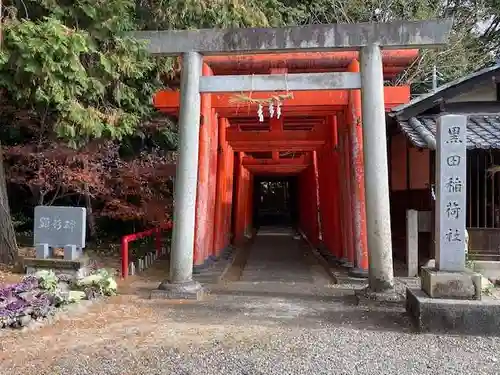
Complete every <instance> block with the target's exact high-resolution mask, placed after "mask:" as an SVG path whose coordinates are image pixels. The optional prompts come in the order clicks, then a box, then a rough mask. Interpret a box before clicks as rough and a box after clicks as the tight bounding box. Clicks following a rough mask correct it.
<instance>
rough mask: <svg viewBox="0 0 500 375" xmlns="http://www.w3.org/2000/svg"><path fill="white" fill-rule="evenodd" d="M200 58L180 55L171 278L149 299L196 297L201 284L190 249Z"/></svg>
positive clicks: (199, 293)
mask: <svg viewBox="0 0 500 375" xmlns="http://www.w3.org/2000/svg"><path fill="white" fill-rule="evenodd" d="M202 63H203V57H202V56H201V55H200V54H199V53H197V52H186V53H183V54H182V71H181V98H180V111H179V112H180V113H179V150H180V152H179V159H178V161H177V172H176V178H175V190H174V192H175V193H174V227H173V231H172V248H171V251H170V278H169V279H168V280H165V281H163V282H162V283H161V284H160V286H159V287H158V289H157V290H155V291H153V293H152V295H151V296H152V297H155V296H158V297H167V298H174V299H175V298H199V297H200V296H201V294H202V293H203V289H202V287H201V285H200V284H199V283H198V282H196V281H194V280H193V246H194V233H195V217H196V188H197V184H198V147H199V139H200V138H199V131H200V108H201V98H200V90H199V83H200V76H201V69H202Z"/></svg>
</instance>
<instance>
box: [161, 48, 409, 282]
mask: <svg viewBox="0 0 500 375" xmlns="http://www.w3.org/2000/svg"><path fill="white" fill-rule="evenodd" d="M417 56H418V50H384V51H383V53H382V61H383V72H384V79H386V80H389V79H391V78H394V77H395V76H396V75H397V74H399V73H400V72H401V71H403V70H404V69H406V68H407V67H408V66H409V64H410V63H411V62H412V61H414V60H415V58H416V57H417ZM359 71H360V66H359V61H358V52H356V51H352V52H315V53H311V52H309V53H285V54H257V55H240V56H234V55H231V56H205V57H204V59H203V69H202V75H203V76H211V75H242V74H244V75H252V74H271V75H272V74H288V73H318V72H359ZM179 96H180V95H179V91H176V90H164V91H160V92H158V93H157V94H156V96H155V97H154V105H155V106H156V108H157V109H159V110H160V111H162V112H165V113H168V114H170V115H174V116H177V115H178V111H179ZM273 96H274V97H278V96H280V97H281V98H282V100H281V105H280V109H279V110H280V111H281V113H280V114H279V116H278V114H277V113H276V111H278V109H277V108H276V105H275V106H274V108H273V109H274V113H273V116H270V111H269V108H268V104H267V103H266V104H264V106H263V107H264V108H263V121H261V120H260V119H259V116H258V106H259V100H260V99H262V100H264V99H268V98H271V97H273ZM242 97H244V98H246V99H245V100H238V98H242ZM384 97H385V108H386V110H388V109H389V108H391V107H394V106H397V105H400V104H404V103H407V102H408V101H409V100H410V88H409V86H385V87H384ZM275 104H276V102H275ZM273 109H271V111H272V110H273ZM200 115H201V117H200V124H201V126H200V142H199V165H198V183H197V196H196V220H195V223H196V224H195V241H194V249H193V252H194V253H193V256H194V263H195V265H202V264H203V263H205V262H207V260H208V259H210V258H211V257H217V256H218V255H219V254H220V253H221V252H222V250H223V249H224V248H226V247H227V246H228V245H230V244H231V243H232V244H234V245H236V246H238V245H241V244H243V243H244V241H245V240H246V239H247V238H249V237H251V236H252V234H253V233H254V229H255V224H256V223H254V217H255V215H254V210H255V203H257V202H255V200H256V199H259V198H258V197H259V196H258V194H256V193H257V192H256V191H255V189H256V188H258V186H259V185H258V184H256V183H255V182H257V181H267V180H273V179H274V180H276V179H278V180H286V181H294V184H293V186H294V187H295V194H294V195H293V198H294V200H295V202H293V203H294V207H295V210H296V213H297V219H296V220H297V222H296V225H297V227H298V229H299V230H300V231H301V232H303V234H304V235H305V236H306V237H307V239H308V241H309V242H310V243H311V244H313V245H314V246H320V245H322V246H324V247H325V248H326V249H327V250H328V251H330V252H331V253H332V254H333V255H334V256H335V257H337V258H338V259H343V260H344V261H345V263H346V264H348V265H352V266H353V267H354V269H355V270H356V271H358V272H359V273H360V274H363V273H366V272H367V270H368V249H367V233H366V212H365V186H364V168H365V167H364V161H363V140H362V138H363V135H362V126H361V124H362V118H361V90H359V89H354V90H323V91H296V92H291V91H290V92H283V91H281V92H253V93H252V92H246V93H242V94H241V95H239V94H235V93H234V92H233V93H202V94H201V113H200Z"/></svg>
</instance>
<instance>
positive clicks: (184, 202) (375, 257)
mask: <svg viewBox="0 0 500 375" xmlns="http://www.w3.org/2000/svg"><path fill="white" fill-rule="evenodd" d="M451 25H452V22H451V20H439V21H419V22H393V23H365V24H345V25H340V24H337V25H308V26H303V27H287V28H268V29H232V30H225V29H219V30H217V29H213V30H212V29H207V30H192V31H147V32H137V33H135V34H134V36H135V37H136V38H138V39H141V40H147V41H148V42H149V47H148V48H149V51H150V52H151V53H153V54H161V55H181V56H182V72H181V98H180V113H179V158H178V164H177V174H176V182H175V208H174V229H173V238H172V249H171V269H170V279H169V280H166V281H165V282H163V283H162V284H161V285H160V286H159V289H158V292H159V293H160V294H162V295H165V296H166V297H172V298H178V297H186V296H189V295H191V296H199V295H200V293H201V291H202V287H201V285H199V284H198V283H196V282H194V281H193V279H192V267H193V244H194V238H195V215H196V189H197V179H198V152H199V129H200V107H201V104H200V92H201V93H214V92H252V91H254V92H256V91H289V90H290V91H301V90H338V89H342V90H344V89H361V95H362V97H361V102H362V105H361V107H362V118H363V124H362V128H363V149H364V175H365V194H366V226H367V242H368V254H369V291H372V292H386V291H392V290H393V288H394V284H393V265H392V245H391V227H390V208H389V207H390V205H389V184H388V166H387V146H386V125H385V103H384V77H383V66H382V52H381V51H382V49H409V48H412V49H415V48H430V47H438V46H442V45H445V44H446V43H447V41H448V38H449V33H450V30H451ZM331 50H340V51H342V50H343V51H359V52H360V64H359V65H360V69H359V73H358V72H356V71H351V72H344V73H306V74H287V75H279V74H276V75H252V76H245V75H235V76H212V77H211V76H201V73H202V66H203V56H207V55H230V54H239V55H241V54H259V53H262V54H266V53H286V52H321V51H331ZM332 104H334V103H332Z"/></svg>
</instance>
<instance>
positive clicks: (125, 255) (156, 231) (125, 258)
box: [121, 221, 172, 279]
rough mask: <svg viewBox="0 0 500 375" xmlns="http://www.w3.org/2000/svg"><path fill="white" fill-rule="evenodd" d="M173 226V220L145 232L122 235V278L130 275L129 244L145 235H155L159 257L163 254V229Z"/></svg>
mask: <svg viewBox="0 0 500 375" xmlns="http://www.w3.org/2000/svg"><path fill="white" fill-rule="evenodd" d="M171 228H172V222H171V221H168V222H166V223H165V224H163V225H160V226H159V227H156V228H153V229H149V230H145V231H143V232H138V233H132V234H127V235H126V236H123V237H122V240H121V256H122V278H124V279H126V278H127V277H128V272H129V267H128V265H129V246H128V244H129V243H130V242H133V241H137V240H139V239H141V238H144V237H150V236H153V235H154V236H155V249H156V256H157V257H159V256H160V255H161V248H162V246H161V245H162V243H161V233H162V231H163V230H169V229H171Z"/></svg>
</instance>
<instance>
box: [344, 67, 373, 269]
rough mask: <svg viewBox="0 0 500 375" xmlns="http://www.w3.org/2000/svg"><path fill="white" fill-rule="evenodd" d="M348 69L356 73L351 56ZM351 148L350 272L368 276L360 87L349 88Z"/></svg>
mask: <svg viewBox="0 0 500 375" xmlns="http://www.w3.org/2000/svg"><path fill="white" fill-rule="evenodd" d="M348 71H349V72H355V73H359V71H360V70H359V62H358V60H353V61H352V62H351V63H350V64H349V67H348ZM347 127H348V140H349V151H350V153H349V154H350V158H349V163H350V182H351V184H350V185H351V192H350V193H351V212H352V219H353V222H352V224H353V225H352V229H353V232H352V233H353V236H354V261H355V264H354V268H353V269H352V270H350V273H351V275H352V276H356V277H368V240H367V236H366V202H365V165H364V161H363V127H362V117H361V90H350V92H349V104H348V110H347Z"/></svg>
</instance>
